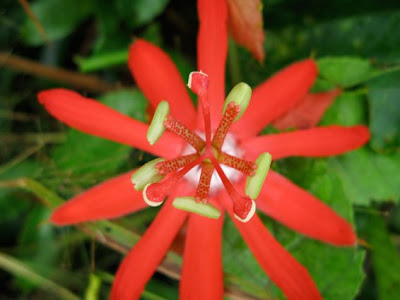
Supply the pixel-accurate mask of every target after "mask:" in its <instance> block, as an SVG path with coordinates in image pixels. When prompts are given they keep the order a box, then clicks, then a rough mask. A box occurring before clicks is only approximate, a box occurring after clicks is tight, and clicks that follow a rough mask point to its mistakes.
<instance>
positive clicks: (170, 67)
mask: <svg viewBox="0 0 400 300" xmlns="http://www.w3.org/2000/svg"><path fill="white" fill-rule="evenodd" d="M128 65H129V69H130V70H131V72H132V75H133V77H134V79H135V81H136V83H137V85H138V86H139V88H140V89H141V90H142V92H143V93H144V94H145V96H146V97H147V99H148V100H149V102H150V103H151V105H152V106H153V108H155V107H157V105H158V103H159V102H160V101H162V100H166V101H168V103H169V105H170V109H171V114H172V115H173V116H174V117H175V118H177V119H179V120H180V121H182V122H183V123H184V124H185V125H187V126H191V125H193V124H194V120H195V117H196V111H195V108H194V105H193V103H192V101H191V99H190V97H189V94H188V92H187V89H186V86H185V84H184V82H183V80H182V77H181V75H180V74H179V72H178V69H177V68H176V67H175V65H174V63H173V62H172V60H171V59H170V58H169V57H168V55H167V54H166V53H165V52H164V51H162V50H161V49H160V48H158V47H157V46H155V45H153V44H151V43H149V42H146V41H145V40H142V39H137V40H136V41H135V42H134V43H133V44H132V45H131V47H130V49H129V61H128Z"/></svg>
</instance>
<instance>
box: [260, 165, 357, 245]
mask: <svg viewBox="0 0 400 300" xmlns="http://www.w3.org/2000/svg"><path fill="white" fill-rule="evenodd" d="M257 207H258V209H259V210H261V211H263V212H264V213H266V214H267V215H269V216H271V217H272V218H274V219H276V220H277V221H279V222H281V223H283V224H285V225H286V226H288V227H290V228H292V229H293V230H296V231H298V232H300V233H302V234H304V235H307V236H309V237H312V238H314V239H317V240H321V241H323V242H326V243H330V244H333V245H338V246H353V245H355V243H356V239H357V237H356V234H355V232H354V230H353V228H352V227H351V225H350V223H349V222H347V221H346V220H345V219H344V218H342V217H341V216H339V215H338V214H337V213H335V212H334V211H333V210H332V209H331V208H330V207H329V206H328V205H326V204H325V203H323V202H321V201H320V200H318V199H317V198H315V197H314V196H313V195H311V194H309V193H308V192H306V191H305V190H303V189H301V188H299V187H298V186H296V185H295V184H293V183H292V182H290V181H289V180H287V179H286V178H284V177H283V176H281V175H279V174H278V173H275V172H273V171H270V172H269V173H268V176H267V179H266V181H265V184H264V186H263V189H262V191H261V194H260V196H259V197H258V199H257Z"/></svg>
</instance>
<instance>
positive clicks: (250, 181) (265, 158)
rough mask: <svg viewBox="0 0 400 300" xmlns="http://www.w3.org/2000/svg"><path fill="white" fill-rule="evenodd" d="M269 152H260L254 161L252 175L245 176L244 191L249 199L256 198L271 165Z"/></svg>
mask: <svg viewBox="0 0 400 300" xmlns="http://www.w3.org/2000/svg"><path fill="white" fill-rule="evenodd" d="M271 160H272V157H271V154H269V153H268V152H264V153H261V154H260V156H259V157H258V158H257V160H256V161H255V164H256V165H257V169H256V170H255V174H254V175H253V176H249V177H247V181H246V189H245V193H246V195H247V196H249V197H250V199H253V200H254V199H257V197H258V195H259V194H260V191H261V188H262V186H263V184H264V181H265V178H266V177H267V174H268V171H269V168H270V166H271Z"/></svg>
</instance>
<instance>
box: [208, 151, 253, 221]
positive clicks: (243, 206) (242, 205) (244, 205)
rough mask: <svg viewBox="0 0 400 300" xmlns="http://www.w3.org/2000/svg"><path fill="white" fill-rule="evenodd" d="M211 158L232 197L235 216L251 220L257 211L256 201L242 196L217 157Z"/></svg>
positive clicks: (241, 219) (242, 219)
mask: <svg viewBox="0 0 400 300" xmlns="http://www.w3.org/2000/svg"><path fill="white" fill-rule="evenodd" d="M210 159H211V161H212V163H213V165H214V167H215V169H216V170H217V172H218V175H219V177H220V178H221V180H222V183H223V185H224V187H225V189H226V191H227V192H228V194H229V196H230V197H231V199H232V202H233V212H234V216H235V217H236V218H237V219H238V220H239V221H241V222H244V223H245V222H247V221H249V220H250V219H251V218H252V217H253V215H254V213H255V211H256V203H255V202H254V200H252V199H250V198H248V197H243V196H240V195H239V193H238V192H237V191H236V190H235V188H234V187H233V185H232V184H231V182H230V181H229V179H228V178H227V177H226V175H225V173H224V171H223V170H222V168H221V167H220V165H219V164H218V162H217V160H216V159H215V157H210Z"/></svg>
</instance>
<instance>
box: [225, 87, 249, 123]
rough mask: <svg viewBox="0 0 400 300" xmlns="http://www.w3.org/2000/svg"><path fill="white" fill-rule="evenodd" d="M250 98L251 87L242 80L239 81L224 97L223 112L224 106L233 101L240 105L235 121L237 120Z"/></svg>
mask: <svg viewBox="0 0 400 300" xmlns="http://www.w3.org/2000/svg"><path fill="white" fill-rule="evenodd" d="M250 98H251V87H250V86H249V85H248V84H247V83H244V82H240V83H238V84H237V85H235V86H234V87H233V89H232V90H231V91H230V92H229V94H228V96H227V97H226V99H225V103H224V112H225V109H226V107H227V106H228V104H229V103H230V102H234V103H236V104H237V105H240V112H239V115H238V116H237V117H236V119H235V121H237V120H239V119H240V118H241V116H242V115H243V113H244V112H245V111H246V108H247V106H249V103H250Z"/></svg>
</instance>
